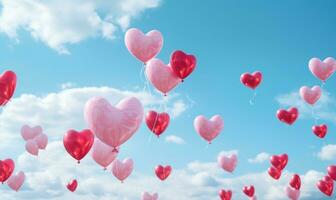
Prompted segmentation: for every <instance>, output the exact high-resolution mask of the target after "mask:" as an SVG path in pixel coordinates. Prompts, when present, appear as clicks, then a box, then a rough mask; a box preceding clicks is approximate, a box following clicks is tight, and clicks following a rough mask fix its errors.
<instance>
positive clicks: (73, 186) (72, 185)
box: [67, 179, 78, 192]
mask: <svg viewBox="0 0 336 200" xmlns="http://www.w3.org/2000/svg"><path fill="white" fill-rule="evenodd" d="M77 186H78V182H77V180H76V179H74V180H72V181H71V182H70V183H68V184H67V188H68V190H69V191H71V192H74V191H76V189H77Z"/></svg>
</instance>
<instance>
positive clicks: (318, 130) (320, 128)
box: [312, 124, 328, 138]
mask: <svg viewBox="0 0 336 200" xmlns="http://www.w3.org/2000/svg"><path fill="white" fill-rule="evenodd" d="M312 130H313V133H314V134H315V135H316V136H317V137H319V138H324V137H325V136H326V134H327V132H328V126H327V125H326V124H321V125H315V126H313V127H312Z"/></svg>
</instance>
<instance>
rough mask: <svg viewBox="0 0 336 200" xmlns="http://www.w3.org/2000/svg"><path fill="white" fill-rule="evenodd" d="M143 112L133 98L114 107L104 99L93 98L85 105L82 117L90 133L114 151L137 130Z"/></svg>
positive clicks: (139, 104) (137, 101)
mask: <svg viewBox="0 0 336 200" xmlns="http://www.w3.org/2000/svg"><path fill="white" fill-rule="evenodd" d="M143 112H144V111H143V107H142V104H141V102H140V101H139V100H138V99H137V98H135V97H129V98H125V99H123V100H122V101H120V102H119V103H118V104H117V105H116V106H115V107H114V106H112V105H111V104H110V103H109V102H108V101H107V100H106V99H104V98H101V97H95V98H92V99H90V100H89V101H88V102H87V103H86V105H85V111H84V117H85V120H86V122H87V123H88V125H89V128H90V129H91V130H92V132H93V133H94V134H96V136H97V137H98V138H99V139H100V140H101V141H102V142H104V143H105V144H108V145H110V146H112V147H114V149H115V150H116V148H117V147H118V146H120V145H122V144H123V143H124V142H126V141H127V140H128V139H129V138H130V137H132V135H133V134H134V133H135V132H136V131H137V130H138V128H139V126H140V124H141V122H142V118H143Z"/></svg>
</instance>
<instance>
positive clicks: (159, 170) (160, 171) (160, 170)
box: [155, 165, 172, 181]
mask: <svg viewBox="0 0 336 200" xmlns="http://www.w3.org/2000/svg"><path fill="white" fill-rule="evenodd" d="M171 171H172V167H171V166H170V165H167V166H162V165H158V166H156V167H155V174H156V176H157V177H158V178H159V179H160V180H161V181H164V180H166V179H167V178H168V176H169V175H170V173H171Z"/></svg>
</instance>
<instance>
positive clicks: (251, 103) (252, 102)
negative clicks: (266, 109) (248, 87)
mask: <svg viewBox="0 0 336 200" xmlns="http://www.w3.org/2000/svg"><path fill="white" fill-rule="evenodd" d="M256 96H257V91H254V93H253V95H252V97H251V99H250V100H249V103H250V105H251V106H253V105H254V99H255V97H256Z"/></svg>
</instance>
